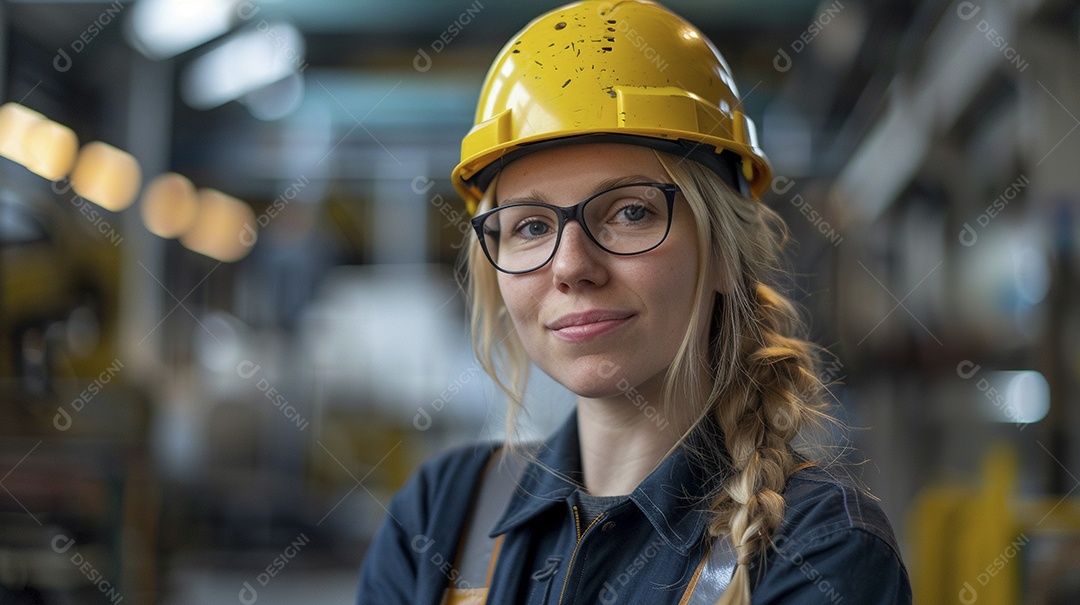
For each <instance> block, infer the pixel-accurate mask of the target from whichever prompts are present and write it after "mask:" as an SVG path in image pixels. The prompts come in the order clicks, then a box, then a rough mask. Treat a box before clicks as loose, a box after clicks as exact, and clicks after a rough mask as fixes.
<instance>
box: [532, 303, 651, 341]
mask: <svg viewBox="0 0 1080 605" xmlns="http://www.w3.org/2000/svg"><path fill="white" fill-rule="evenodd" d="M633 317H634V314H633V313H631V312H627V311H604V310H595V311H586V312H584V313H570V314H567V315H563V316H562V317H560V318H558V319H556V320H555V321H553V322H551V323H549V324H548V325H547V328H548V329H549V330H551V331H552V333H554V334H555V336H556V337H558V338H560V339H562V340H565V341H567V342H584V341H587V340H590V339H592V338H596V337H598V336H601V335H603V334H607V333H608V332H611V331H613V330H616V329H618V328H620V327H621V326H623V325H625V324H626V323H627V322H628V321H630V319H632V318H633Z"/></svg>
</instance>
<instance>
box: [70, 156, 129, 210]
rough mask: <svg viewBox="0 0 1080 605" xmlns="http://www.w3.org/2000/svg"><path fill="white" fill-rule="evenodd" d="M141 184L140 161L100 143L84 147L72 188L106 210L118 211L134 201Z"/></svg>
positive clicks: (72, 175) (77, 163)
mask: <svg viewBox="0 0 1080 605" xmlns="http://www.w3.org/2000/svg"><path fill="white" fill-rule="evenodd" d="M141 181H142V172H141V171H140V170H139V162H138V161H137V160H136V159H135V158H134V156H132V155H131V154H130V153H128V152H126V151H122V150H120V149H117V148H116V147H113V146H112V145H109V144H107V143H102V142H101V141H94V142H92V143H87V144H86V145H85V146H83V148H82V151H80V152H79V157H78V158H77V159H76V160H75V169H74V170H72V171H71V188H72V189H73V190H74V191H75V193H77V194H79V195H80V196H82V197H83V198H86V199H87V200H90V201H91V202H94V203H95V204H97V205H98V206H101V207H102V208H105V209H106V210H112V211H113V212H118V211H120V210H123V209H124V208H127V207H128V206H130V205H131V203H132V202H134V201H135V195H136V194H138V193H139V185H140V184H141Z"/></svg>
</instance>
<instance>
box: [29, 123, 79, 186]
mask: <svg viewBox="0 0 1080 605" xmlns="http://www.w3.org/2000/svg"><path fill="white" fill-rule="evenodd" d="M25 147H26V155H27V158H26V164H25V165H26V167H27V168H29V169H30V172H33V173H34V174H36V175H38V176H43V177H45V178H47V179H49V180H50V181H58V180H60V179H62V178H64V177H65V176H67V175H68V173H69V172H71V167H72V166H74V165H75V157H76V156H77V155H78V153H79V138H78V137H77V136H75V132H74V131H73V130H71V129H70V128H68V127H67V126H64V125H63V124H57V123H56V122H53V121H52V120H42V121H40V122H38V123H37V124H35V125H34V126H33V127H31V128H30V131H29V132H27V133H26V143H25Z"/></svg>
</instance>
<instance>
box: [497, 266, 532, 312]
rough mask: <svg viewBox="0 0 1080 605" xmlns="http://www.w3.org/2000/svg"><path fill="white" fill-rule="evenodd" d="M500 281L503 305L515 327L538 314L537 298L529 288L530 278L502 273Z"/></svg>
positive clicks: (499, 277)
mask: <svg viewBox="0 0 1080 605" xmlns="http://www.w3.org/2000/svg"><path fill="white" fill-rule="evenodd" d="M498 280H499V293H500V295H501V296H502V300H503V304H504V305H505V306H506V310H507V312H508V313H510V317H511V319H513V320H514V324H515V325H518V324H519V322H521V321H522V320H524V319H525V318H527V317H529V316H530V315H532V314H534V313H535V312H536V302H535V296H534V295H533V294H532V291H531V289H530V288H529V284H528V282H529V281H530V280H529V278H528V277H525V276H516V275H506V274H505V273H500V274H499V276H498Z"/></svg>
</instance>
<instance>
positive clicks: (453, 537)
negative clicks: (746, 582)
mask: <svg viewBox="0 0 1080 605" xmlns="http://www.w3.org/2000/svg"><path fill="white" fill-rule="evenodd" d="M699 432H700V431H699ZM714 437H715V436H714ZM497 448H498V444H494V443H492V444H484V445H476V446H469V447H464V448H459V449H455V450H452V451H450V452H447V453H445V454H443V455H441V456H438V457H436V458H434V459H432V460H430V461H428V462H427V463H425V464H424V465H423V466H422V467H421V468H420V470H419V471H418V472H417V473H416V475H415V476H414V477H413V478H412V479H411V480H410V481H409V483H408V484H407V485H406V486H405V487H404V488H403V489H402V490H401V492H399V493H398V494H397V496H395V497H394V499H393V501H392V502H391V504H390V508H389V511H388V512H389V514H388V516H387V518H386V520H385V522H384V524H383V526H382V528H381V529H380V530H379V532H378V534H377V535H376V537H375V540H374V542H373V544H372V546H371V549H370V551H369V552H368V555H367V557H366V558H365V560H364V564H363V567H362V570H361V575H360V589H359V598H358V601H357V602H358V603H359V604H360V605H405V604H409V605H439V603H440V602H441V600H442V598H443V592H444V590H445V589H446V588H447V587H448V586H453V585H454V584H455V583H457V582H458V581H459V579H460V578H459V576H458V572H457V569H456V568H455V567H454V560H455V554H456V552H457V548H458V539H459V537H460V534H461V528H462V526H463V525H464V524H465V522H466V519H467V518H468V515H469V512H470V508H471V505H472V498H473V492H474V487H475V486H476V485H477V482H478V478H479V477H480V476H481V474H482V472H483V470H484V467H485V464H486V463H487V461H488V460H489V458H490V457H491V454H492V453H493V452H494V451H495V450H496V449H497ZM536 458H537V460H536V461H535V462H532V463H530V464H529V465H528V466H527V467H526V470H525V472H524V475H523V476H522V479H521V482H520V485H519V489H518V490H516V492H515V494H514V495H513V497H512V498H511V501H510V504H509V505H508V506H507V509H506V511H505V513H504V514H503V515H502V517H501V519H500V520H499V521H498V523H497V524H496V526H495V530H494V531H493V532H492V536H494V535H497V534H505V536H504V539H503V544H502V550H501V553H500V554H499V556H498V558H497V565H496V567H495V569H494V575H493V579H492V583H491V586H490V593H489V597H488V601H487V602H488V603H499V604H509V603H522V604H526V603H527V604H530V605H531V604H534V603H536V604H547V603H552V604H555V603H561V604H565V605H570V604H590V605H592V604H595V603H602V604H604V605H609V604H612V603H649V604H666V603H671V604H672V605H675V604H676V603H678V602H679V599H680V597H681V596H682V595H683V593H684V592H685V590H686V587H687V585H688V583H689V582H690V579H691V576H693V574H694V571H695V569H696V568H697V566H698V564H699V563H700V562H701V560H702V558H703V557H704V556H705V553H706V551H707V548H708V545H709V540H708V539H707V538H706V533H705V532H706V527H707V525H706V524H707V520H708V519H707V515H706V514H705V513H704V512H703V511H702V507H701V506H700V503H701V498H702V496H704V495H705V494H706V493H707V492H708V490H709V489H710V488H712V487H714V486H715V482H717V481H720V480H721V478H720V477H715V476H713V477H710V476H707V475H706V474H704V473H703V472H701V464H699V463H697V462H696V459H695V458H693V457H692V456H691V455H690V454H689V453H688V451H687V448H686V447H680V448H679V449H677V450H676V451H675V452H674V453H673V454H672V455H671V456H669V457H668V458H667V459H666V460H665V461H664V462H663V463H661V465H660V466H659V467H658V468H657V469H656V470H655V471H653V472H652V473H651V474H650V475H649V476H648V477H646V478H645V480H644V481H642V483H641V484H640V485H639V486H638V488H637V489H635V490H634V492H633V493H632V494H630V496H629V498H628V499H627V500H626V501H625V502H623V503H621V504H619V505H618V506H616V507H615V508H614V509H612V510H610V511H609V512H608V513H606V514H605V515H604V517H603V518H602V519H601V521H602V522H601V523H597V524H596V526H595V527H590V528H589V529H588V531H585V529H586V528H585V527H584V526H579V524H578V522H577V521H576V520H575V517H574V514H573V512H572V511H571V510H570V505H569V504H568V503H567V500H568V498H570V497H571V495H572V494H573V493H574V492H575V490H576V489H577V488H578V486H577V485H575V484H574V483H572V482H571V481H577V482H580V481H581V471H580V469H581V462H580V449H579V444H578V431H577V416H576V414H572V415H571V416H570V418H569V419H568V420H567V422H566V423H565V424H564V425H563V426H562V428H560V429H559V430H558V431H556V432H555V433H554V434H553V435H552V436H551V437H550V438H549V439H548V440H547V441H546V442H545V443H544V444H543V446H542V447H541V449H540V451H539V452H538V453H537V455H536ZM545 466H546V467H548V468H549V469H554V470H556V471H558V474H556V473H553V472H551V471H550V470H546V469H545V468H544V467H545ZM560 475H563V477H560ZM784 498H785V500H786V502H787V508H786V512H785V514H784V523H783V525H782V526H781V528H780V529H779V530H778V531H777V532H776V533H775V535H774V542H775V544H776V548H775V549H772V550H770V552H769V554H768V556H767V558H766V560H765V562H764V564H763V565H756V564H755V565H754V566H753V567H752V568H751V578H752V582H753V584H754V587H753V589H752V597H753V598H752V600H753V602H754V603H755V604H765V603H800V604H801V603H834V604H837V605H839V604H841V603H847V604H852V605H855V604H858V605H864V604H879V603H880V604H885V603H888V604H892V603H910V602H911V588H910V585H909V583H908V577H907V571H906V570H905V568H904V565H903V563H902V562H901V559H900V554H899V549H898V548H897V546H896V542H895V539H894V537H893V532H892V528H891V527H890V526H889V522H888V520H887V519H886V518H885V515H884V513H883V512H882V511H881V509H880V507H878V505H877V503H876V502H874V500H872V499H871V498H869V497H868V496H866V495H865V494H864V493H863V492H862V491H860V490H858V489H856V488H854V487H852V486H850V485H848V484H847V483H846V482H844V481H841V480H838V479H836V478H834V477H832V476H831V475H830V474H829V473H827V472H826V471H824V470H822V469H820V468H816V467H811V468H806V469H803V470H800V471H797V472H796V473H794V474H793V475H792V476H791V477H790V478H789V480H788V483H787V486H786V488H785V490H784ZM579 534H581V539H580V542H579ZM575 548H576V552H575ZM571 558H573V562H572V564H571ZM568 567H569V577H567V571H568Z"/></svg>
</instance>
